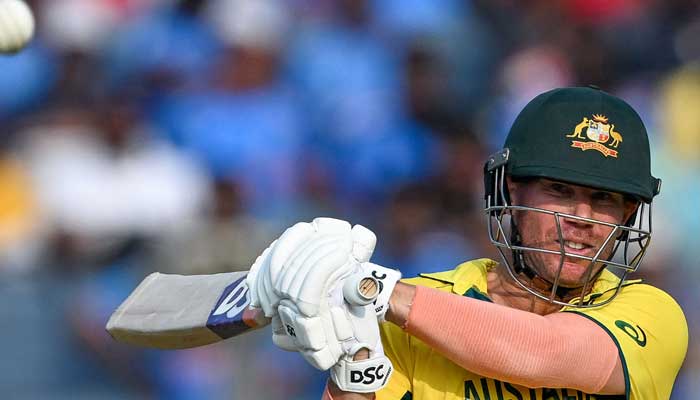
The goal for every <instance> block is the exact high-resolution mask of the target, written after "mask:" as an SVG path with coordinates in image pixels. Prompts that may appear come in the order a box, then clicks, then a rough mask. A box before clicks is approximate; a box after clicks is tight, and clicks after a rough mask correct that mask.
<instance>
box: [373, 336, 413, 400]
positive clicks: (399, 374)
mask: <svg viewBox="0 0 700 400" xmlns="http://www.w3.org/2000/svg"><path fill="white" fill-rule="evenodd" d="M379 330H380V333H381V336H382V345H383V346H384V354H386V356H387V357H389V359H390V360H391V363H392V364H393V366H394V372H393V373H392V375H391V378H390V379H389V384H388V385H386V386H385V387H384V388H383V389H382V390H380V391H379V392H377V400H406V399H411V397H412V394H411V375H410V372H411V371H412V370H413V367H412V365H413V362H412V358H413V357H412V353H411V348H410V338H409V336H408V334H406V333H405V332H403V331H402V330H401V328H399V327H398V326H396V325H394V324H392V323H388V322H385V323H383V324H381V325H380V326H379Z"/></svg>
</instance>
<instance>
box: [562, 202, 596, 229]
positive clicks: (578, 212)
mask: <svg viewBox="0 0 700 400" xmlns="http://www.w3.org/2000/svg"><path fill="white" fill-rule="evenodd" d="M571 214H572V215H575V216H577V217H581V218H587V219H591V218H592V217H593V207H591V203H590V202H588V201H585V200H578V201H575V202H574V203H573V204H572V205H571ZM568 221H570V222H573V223H576V224H584V225H585V224H590V222H589V221H583V220H580V219H572V218H569V219H568Z"/></svg>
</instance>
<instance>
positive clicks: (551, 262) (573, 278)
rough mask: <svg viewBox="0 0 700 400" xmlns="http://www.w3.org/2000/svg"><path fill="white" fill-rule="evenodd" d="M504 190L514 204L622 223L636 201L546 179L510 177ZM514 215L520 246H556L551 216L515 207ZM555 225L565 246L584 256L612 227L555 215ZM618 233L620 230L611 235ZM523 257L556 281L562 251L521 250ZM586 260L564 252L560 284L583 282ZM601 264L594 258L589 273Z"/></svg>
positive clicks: (605, 252) (612, 242)
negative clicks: (595, 261) (523, 179)
mask: <svg viewBox="0 0 700 400" xmlns="http://www.w3.org/2000/svg"><path fill="white" fill-rule="evenodd" d="M508 190H509V192H510V196H511V200H512V203H513V205H516V206H528V207H534V208H541V209H545V210H549V211H555V212H560V213H562V214H569V215H574V216H578V217H583V218H588V219H594V220H598V221H602V222H607V223H613V224H622V223H624V221H626V220H627V219H628V218H629V217H630V216H631V215H632V213H633V212H634V210H635V208H636V206H637V205H636V203H634V202H631V201H626V200H625V198H624V196H623V195H621V194H619V193H614V192H608V191H604V190H598V189H592V188H588V187H584V186H578V185H573V184H569V183H563V182H558V181H553V180H549V179H534V180H529V181H526V182H513V181H511V180H510V179H509V180H508ZM513 218H514V219H515V222H516V224H517V226H518V229H519V231H520V234H521V237H522V245H523V246H525V247H533V248H543V249H547V250H554V251H557V252H559V251H560V249H561V241H560V239H559V234H558V230H557V222H556V218H555V216H553V215H550V214H545V213H541V212H535V211H520V210H519V211H514V216H513ZM559 225H560V226H561V235H562V238H563V245H564V251H565V252H566V253H569V254H576V255H581V256H586V257H593V256H595V254H596V253H597V252H598V250H599V249H600V248H601V246H603V244H604V243H605V240H606V239H607V238H608V236H609V235H610V233H611V232H612V231H613V227H611V226H606V225H603V224H597V223H592V222H587V221H581V220H578V219H573V218H566V217H560V218H559ZM618 234H619V232H617V233H616V234H615V235H616V236H617V235H618ZM614 239H615V238H612V239H611V240H610V241H609V242H608V245H606V246H605V248H604V249H603V252H602V253H601V255H600V257H599V259H602V260H605V259H607V258H608V257H609V256H610V254H611V253H612V250H613V247H614V245H615V240H614ZM523 256H524V257H525V262H526V263H527V265H528V266H530V268H532V269H534V270H535V272H537V274H538V275H539V276H541V277H542V278H544V279H545V280H547V281H549V282H554V280H555V278H556V275H557V271H558V269H559V265H560V262H561V258H562V257H561V255H560V254H547V253H542V252H534V251H525V252H523ZM589 265H590V261H589V260H585V259H581V258H576V257H571V256H567V257H564V264H563V267H562V272H561V275H560V277H559V286H562V287H568V288H575V287H581V286H583V285H584V283H585V280H586V275H587V269H588V267H589ZM601 268H603V264H602V263H596V265H595V266H594V269H593V271H592V272H591V273H592V275H591V276H594V275H595V274H596V273H597V272H599V271H600V269H601Z"/></svg>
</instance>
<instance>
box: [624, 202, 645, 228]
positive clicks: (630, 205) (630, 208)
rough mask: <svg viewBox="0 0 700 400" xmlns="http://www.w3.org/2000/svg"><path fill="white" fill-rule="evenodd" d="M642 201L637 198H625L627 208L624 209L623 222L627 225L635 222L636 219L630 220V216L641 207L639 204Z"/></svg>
mask: <svg viewBox="0 0 700 400" xmlns="http://www.w3.org/2000/svg"><path fill="white" fill-rule="evenodd" d="M641 204H642V203H640V202H639V201H635V200H630V199H625V209H624V214H623V215H624V218H623V219H622V222H623V223H624V224H625V225H629V224H630V223H634V221H630V218H631V217H632V215H634V213H635V211H637V210H638V209H639V206H640V205H641Z"/></svg>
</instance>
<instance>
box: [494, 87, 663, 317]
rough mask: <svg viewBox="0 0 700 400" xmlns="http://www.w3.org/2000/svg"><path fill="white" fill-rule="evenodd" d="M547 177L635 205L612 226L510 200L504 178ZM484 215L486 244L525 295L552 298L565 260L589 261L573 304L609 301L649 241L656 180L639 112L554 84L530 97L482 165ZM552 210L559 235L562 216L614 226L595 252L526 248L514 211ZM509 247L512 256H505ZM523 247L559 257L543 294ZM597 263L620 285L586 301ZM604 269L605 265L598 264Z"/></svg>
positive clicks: (559, 292)
mask: <svg viewBox="0 0 700 400" xmlns="http://www.w3.org/2000/svg"><path fill="white" fill-rule="evenodd" d="M506 176H511V177H513V178H515V179H518V178H548V179H552V180H556V181H562V182H566V183H571V184H576V185H581V186H586V187H591V188H596V189H601V190H606V191H611V192H616V193H621V194H623V195H625V196H626V197H628V198H631V199H634V200H636V201H637V202H638V204H639V206H638V208H637V210H636V212H635V213H634V215H633V216H632V217H631V218H630V220H629V221H626V222H625V223H622V224H610V223H606V222H603V221H598V220H591V219H587V218H582V217H579V216H575V215H568V214H563V213H558V212H553V211H550V210H544V209H536V208H533V207H525V206H522V205H517V204H511V203H510V198H509V196H508V190H507V185H506V182H505V177H506ZM484 181H485V189H486V193H485V197H486V208H485V212H486V213H487V215H488V216H489V223H488V231H489V238H490V240H491V242H492V243H493V244H494V245H496V247H497V249H498V251H499V252H500V253H501V256H502V258H503V261H504V263H505V266H506V267H507V269H508V271H509V272H510V274H511V276H512V277H513V278H514V279H515V280H516V282H518V283H519V284H520V286H522V287H523V288H524V289H526V290H527V291H529V292H530V293H532V294H534V295H536V296H537V297H540V298H543V299H546V300H548V301H550V302H552V303H556V304H561V305H568V306H571V305H572V302H564V301H561V300H557V298H560V297H562V296H563V295H564V294H565V292H566V291H568V290H569V289H570V288H563V287H559V285H558V283H559V275H561V269H562V266H563V263H564V257H573V258H579V259H586V260H588V261H589V262H590V263H589V266H588V273H587V277H586V280H585V282H584V286H583V288H582V290H580V291H579V292H580V293H582V294H581V295H580V296H578V298H577V299H576V300H577V302H573V303H576V304H573V305H575V306H578V307H592V306H600V305H603V304H606V303H607V302H609V301H610V300H612V299H613V298H614V297H615V295H617V293H618V292H619V290H620V288H621V286H622V283H623V281H624V278H625V277H626V276H627V274H628V273H630V272H633V271H636V270H637V269H638V267H639V264H640V263H641V260H642V258H643V256H644V253H645V252H646V249H647V248H648V246H649V242H650V238H651V203H652V199H653V198H654V196H656V195H657V194H658V193H659V190H660V188H661V180H659V179H657V178H654V177H653V176H652V175H651V160H650V154H649V140H648V137H647V132H646V129H645V127H644V124H643V123H642V120H641V118H640V117H639V115H638V114H637V113H636V112H635V111H634V109H632V107H631V106H630V105H629V104H627V103H626V102H625V101H623V100H622V99H620V98H617V97H615V96H612V95H610V94H608V93H606V92H604V91H602V90H599V89H598V88H595V87H571V88H560V89H554V90H551V91H548V92H545V93H542V94H540V95H539V96H537V97H535V98H534V99H533V100H532V101H530V103H528V104H527V105H526V106H525V108H524V109H523V110H522V111H521V112H520V114H519V115H518V117H517V118H516V120H515V122H514V123H513V126H512V127H511V129H510V132H509V133H508V137H507V139H506V143H505V145H504V148H503V149H502V150H501V151H499V152H497V153H495V154H493V155H491V156H490V157H489V159H488V160H487V162H486V165H485V167H484ZM516 210H522V211H530V212H539V213H545V214H550V215H552V216H553V218H554V219H555V221H556V226H557V230H558V234H559V236H560V238H561V237H562V232H561V224H560V218H566V219H573V220H584V221H586V222H588V223H594V224H602V225H606V226H610V227H611V228H612V231H611V233H610V235H609V236H608V237H607V240H606V241H605V243H604V244H603V245H601V247H600V248H599V249H598V251H597V252H596V254H595V255H594V256H593V257H588V256H582V255H578V254H571V253H567V252H566V251H565V248H564V244H563V240H561V241H560V246H561V247H560V249H559V250H558V251H552V250H547V249H543V248H533V247H527V246H523V245H522V243H521V240H520V236H519V235H520V234H519V232H518V229H517V223H516V221H514V219H513V217H512V215H513V211H516ZM612 242H615V244H614V248H613V251H612V254H611V255H609V256H605V259H603V254H602V253H603V249H604V248H606V246H608V245H609V244H610V243H612ZM506 250H510V252H509V253H510V254H508V255H507V254H506ZM527 252H540V253H550V254H551V253H554V254H560V255H561V257H560V265H559V274H557V276H556V277H555V278H554V281H553V282H549V285H550V286H551V291H550V292H549V293H548V294H545V293H543V292H542V290H541V289H535V288H533V287H531V286H530V285H529V284H528V279H524V278H523V277H522V275H523V274H524V275H525V276H526V277H528V278H529V281H531V280H532V278H533V275H534V274H535V273H534V271H533V269H532V268H530V267H528V266H527V264H526V263H525V257H524V256H523V255H524V254H526V253H527ZM596 264H604V265H605V267H606V268H608V269H611V270H613V271H617V272H619V274H618V275H621V280H620V283H619V284H618V286H617V288H616V289H615V293H614V294H613V295H612V296H611V297H609V298H608V299H607V300H606V301H605V302H604V303H596V304H593V303H590V302H589V301H588V300H586V301H584V298H585V294H586V293H587V291H588V290H590V289H591V287H592V284H593V282H594V281H595V280H596V279H597V277H598V274H595V273H592V272H593V270H594V269H595V268H594V266H595V265H596ZM601 271H602V269H601Z"/></svg>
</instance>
